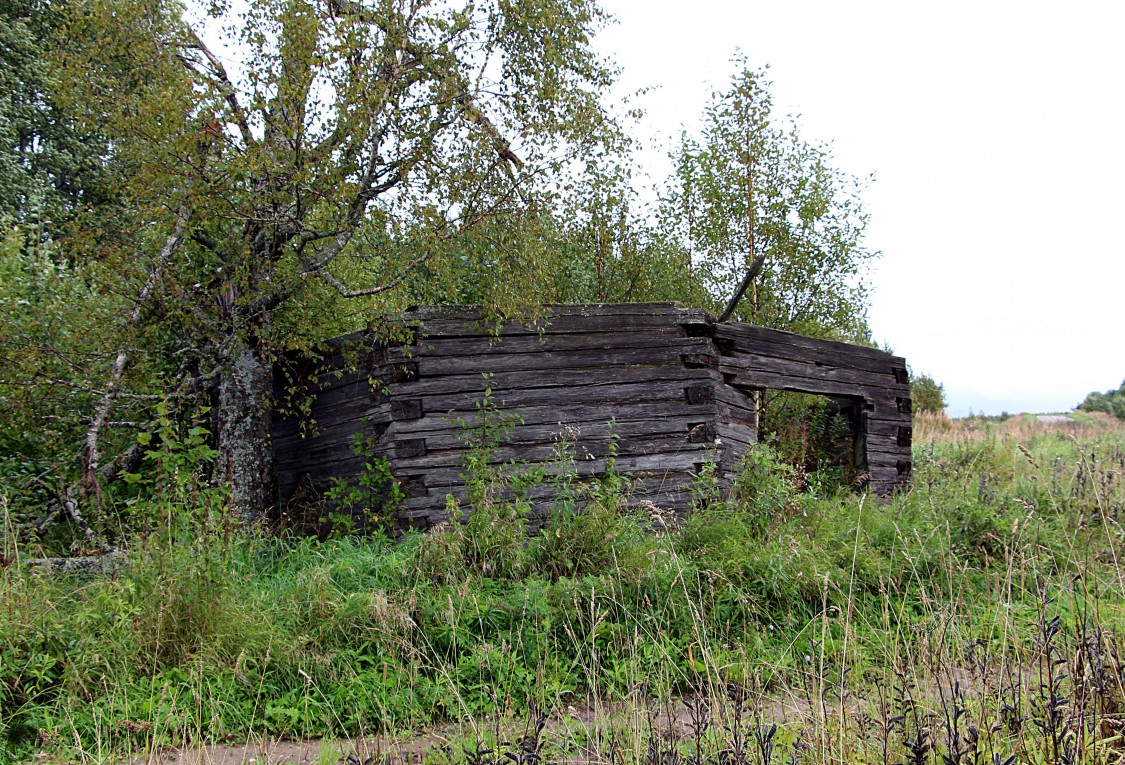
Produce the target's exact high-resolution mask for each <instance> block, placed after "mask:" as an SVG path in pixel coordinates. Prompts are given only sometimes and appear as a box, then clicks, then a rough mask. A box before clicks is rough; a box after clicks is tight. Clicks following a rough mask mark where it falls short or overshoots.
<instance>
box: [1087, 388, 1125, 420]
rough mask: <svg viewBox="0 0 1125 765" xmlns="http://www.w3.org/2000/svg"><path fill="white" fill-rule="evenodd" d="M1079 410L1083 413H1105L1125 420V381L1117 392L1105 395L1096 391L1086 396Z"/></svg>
mask: <svg viewBox="0 0 1125 765" xmlns="http://www.w3.org/2000/svg"><path fill="white" fill-rule="evenodd" d="M1078 408H1079V409H1081V410H1082V411H1083V412H1105V413H1106V414H1110V415H1113V416H1114V417H1116V418H1118V419H1119V420H1125V380H1123V381H1122V382H1121V387H1120V388H1118V389H1117V390H1107V391H1106V392H1105V393H1098V392H1097V391H1094V392H1093V393H1091V394H1090V395H1088V396H1086V400H1085V401H1083V402H1082V403H1081V404H1079V405H1078Z"/></svg>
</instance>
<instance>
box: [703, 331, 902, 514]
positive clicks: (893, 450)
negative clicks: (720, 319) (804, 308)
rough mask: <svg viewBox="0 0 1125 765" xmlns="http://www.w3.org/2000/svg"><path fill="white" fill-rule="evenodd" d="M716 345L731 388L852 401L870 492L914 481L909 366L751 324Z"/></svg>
mask: <svg viewBox="0 0 1125 765" xmlns="http://www.w3.org/2000/svg"><path fill="white" fill-rule="evenodd" d="M714 337H715V344H716V346H717V347H718V349H719V352H720V354H721V356H722V359H721V361H720V362H719V369H720V371H721V372H722V374H723V378H724V380H725V381H726V382H727V384H729V385H731V386H733V387H736V388H740V389H743V390H752V389H771V388H772V389H776V390H787V391H795V392H799V393H814V394H818V395H822V396H830V397H832V398H834V399H837V400H840V399H846V400H848V401H850V402H851V403H852V408H851V409H852V411H851V414H852V427H853V429H854V431H855V437H856V453H857V456H858V457H859V462H860V465H859V467H860V469H861V471H862V472H863V473H864V474H866V476H867V485H868V486H870V487H871V488H872V489H873V490H875V491H876V492H878V493H882V494H886V493H889V492H891V491H893V490H895V489H896V488H898V487H899V486H901V485H903V484H905V483H906V482H908V481H909V480H910V473H911V467H912V465H911V456H910V451H911V449H910V447H911V441H912V430H911V409H910V379H909V377H908V375H907V370H906V360H905V359H903V358H901V357H899V356H892V355H891V354H889V353H886V352H884V351H880V350H878V349H875V348H864V347H862V346H857V345H850V344H848V343H838V342H833V341H830V340H817V339H814V338H809V337H803V336H801V335H795V334H793V333H792V332H782V331H780V330H776V329H766V328H765V327H756V326H753V325H749V324H730V323H727V324H718V325H716V327H715V335H714Z"/></svg>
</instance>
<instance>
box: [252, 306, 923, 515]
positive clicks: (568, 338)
mask: <svg viewBox="0 0 1125 765" xmlns="http://www.w3.org/2000/svg"><path fill="white" fill-rule="evenodd" d="M404 323H405V324H406V325H407V327H408V328H409V334H410V335H411V337H412V340H410V341H408V342H405V343H394V344H388V343H384V342H381V341H377V340H375V339H374V338H372V337H365V336H362V335H356V336H351V337H348V338H343V339H341V340H339V341H336V342H335V344H334V346H333V351H332V352H331V353H330V355H329V357H328V358H327V359H326V360H323V361H320V362H309V361H302V362H297V363H295V364H292V365H290V366H289V368H288V369H287V370H286V371H285V373H284V374H279V391H282V392H284V394H285V397H286V398H287V400H289V401H290V402H291V403H300V402H302V401H311V406H310V407H308V409H307V412H306V413H305V414H304V415H303V416H296V415H294V414H289V415H282V414H279V415H278V417H277V418H276V420H275V423H274V448H275V452H276V455H277V475H278V484H279V490H280V494H281V499H282V502H283V503H289V502H301V501H308V500H315V499H316V498H317V497H320V496H322V494H323V492H324V491H325V490H326V489H327V488H328V487H330V486H331V485H332V484H333V482H334V481H335V480H336V479H344V480H353V481H354V479H355V477H356V476H357V475H358V474H360V473H361V472H362V470H363V466H364V464H365V463H370V462H371V461H372V457H374V458H376V459H380V458H385V460H386V462H387V463H388V464H389V467H390V469H391V470H392V471H393V474H394V476H395V478H396V479H397V480H398V482H399V484H400V486H401V487H402V489H403V491H404V493H405V499H404V500H403V501H402V502H401V504H400V505H399V506H398V507H397V508H396V517H397V518H398V520H399V522H400V523H402V524H408V525H411V526H416V527H427V526H430V525H433V524H435V523H438V522H440V521H442V520H444V519H445V518H446V501H447V500H446V497H447V496H452V497H454V498H455V499H456V500H457V502H458V503H460V504H461V505H462V506H464V503H465V501H466V494H467V489H466V480H465V468H464V463H465V457H466V455H467V453H468V450H469V449H470V447H471V444H472V443H473V440H474V439H473V432H474V429H475V428H476V427H477V426H479V424H480V422H481V418H482V417H487V419H488V420H489V421H490V422H491V423H493V424H494V425H495V424H499V423H508V424H509V428H508V429H507V430H506V431H505V432H504V433H503V434H502V435H503V437H502V439H500V441H499V443H496V444H494V445H492V448H490V449H489V453H488V456H489V460H490V462H491V464H493V465H495V466H498V469H500V470H503V471H514V470H518V468H517V467H512V465H519V464H525V465H526V464H531V465H540V466H544V468H545V470H546V473H547V474H548V475H550V474H557V473H560V472H565V473H569V474H572V475H576V476H578V477H579V478H580V479H590V478H594V477H597V476H601V475H603V474H604V472H605V469H606V460H607V458H609V457H611V456H612V458H613V459H614V461H615V465H616V470H617V471H618V472H619V473H620V474H624V475H626V476H628V480H629V482H630V485H631V491H630V496H631V498H632V499H631V501H633V502H636V503H651V504H652V505H653V506H655V507H657V508H660V509H661V510H664V511H672V512H675V513H683V512H684V511H686V510H687V509H688V508H689V507H690V505H691V500H692V486H693V482H694V481H695V478H696V476H697V475H698V474H699V471H700V470H701V469H702V467H703V466H704V465H705V464H707V463H712V462H713V463H716V466H717V475H718V478H719V480H720V484H725V482H726V481H727V479H728V478H729V475H730V471H731V470H732V469H733V468H734V467H735V464H736V463H737V461H738V459H739V458H740V457H741V456H742V455H743V454H745V452H746V449H747V448H748V447H749V445H750V444H752V443H754V442H755V441H756V440H757V433H756V430H755V427H756V416H755V412H754V406H753V401H752V398H751V397H750V396H749V395H748V392H749V391H751V390H753V389H756V388H781V389H785V390H801V391H805V392H811V393H823V394H826V395H831V396H834V397H837V398H839V397H845V398H847V399H848V400H849V401H852V402H854V409H855V421H856V423H857V425H858V432H859V435H858V436H857V438H858V441H857V446H858V448H859V449H860V450H861V453H862V454H861V456H862V455H865V456H866V460H867V468H868V470H869V472H870V474H871V478H872V483H873V485H874V486H875V488H877V489H879V490H882V491H886V490H889V489H891V488H893V487H894V486H896V485H898V483H900V482H901V481H902V480H904V479H905V477H906V476H907V475H908V474H909V454H910V444H909V437H910V431H909V423H910V414H909V399H908V398H907V397H908V395H909V392H908V388H909V386H908V384H907V383H906V381H905V364H904V363H903V362H902V360H901V359H898V358H896V357H892V356H890V355H888V354H885V353H882V352H880V351H876V350H871V349H866V348H857V347H855V346H850V345H846V344H842V343H827V342H824V341H817V340H810V339H808V338H803V337H800V336H797V335H792V334H789V333H784V332H775V331H772V330H763V329H761V328H758V327H750V326H746V325H735V324H716V323H715V322H714V319H712V318H711V317H710V316H708V315H707V314H705V313H704V312H702V311H697V310H691V309H685V308H681V307H678V306H675V305H672V304H666V303H657V304H620V305H600V306H557V307H553V308H550V309H549V310H547V311H546V312H545V313H544V315H543V316H542V318H541V320H539V321H531V320H528V321H526V322H509V323H506V324H504V325H503V326H501V327H499V328H491V329H493V330H495V329H498V330H499V331H498V332H496V331H490V328H489V327H487V326H485V325H482V317H481V314H480V313H479V311H477V310H474V309H468V308H426V309H417V310H414V311H411V312H409V313H408V314H407V315H406V316H405V317H404ZM348 359H350V360H348ZM896 370H901V372H900V371H896ZM486 391H487V395H486ZM307 394H315V397H313V398H311V399H307V398H306V396H307ZM482 406H483V407H484V409H482ZM485 412H487V414H485ZM357 437H358V438H360V439H362V440H363V442H364V444H365V445H366V446H367V447H368V454H359V455H357V453H356V451H357V450H356V446H355V439H356V438H357ZM554 493H555V487H554V486H553V484H552V482H551V480H550V479H548V480H547V481H546V482H544V483H543V484H542V485H541V486H540V487H538V488H537V489H533V490H532V491H531V492H530V494H529V497H530V499H531V500H532V505H533V512H532V518H531V521H532V525H533V526H536V525H539V524H541V523H542V522H543V521H544V520H545V518H546V515H547V514H548V513H549V512H550V509H551V499H552V495H553V494H554ZM465 509H466V510H468V508H465Z"/></svg>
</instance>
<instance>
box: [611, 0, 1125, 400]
mask: <svg viewBox="0 0 1125 765" xmlns="http://www.w3.org/2000/svg"><path fill="white" fill-rule="evenodd" d="M603 6H604V7H605V8H606V9H607V10H609V11H610V12H611V13H612V14H614V15H615V16H616V17H617V19H618V23H617V24H615V25H614V26H612V27H610V28H609V29H607V30H606V31H605V32H603V33H602V34H601V35H600V37H599V40H598V46H599V48H600V49H602V50H604V51H605V52H607V53H610V54H612V55H613V56H614V58H615V59H616V60H617V62H618V64H619V65H620V66H621V67H622V68H623V73H622V88H623V90H622V92H626V91H632V90H635V89H637V88H641V87H645V86H656V90H654V91H653V92H651V93H649V94H647V95H644V96H642V97H641V98H640V99H639V101H638V103H639V105H640V106H642V107H643V108H645V110H646V112H647V114H646V117H645V118H644V120H643V121H642V123H641V132H642V135H643V137H644V138H645V140H646V141H649V142H650V143H651V144H652V145H653V146H655V148H654V150H652V151H649V152H646V153H645V154H644V155H643V156H644V160H643V161H644V164H645V166H646V168H647V169H648V170H649V172H650V174H651V175H652V180H654V181H655V180H659V179H662V178H663V177H664V175H665V174H666V172H667V169H668V168H667V165H666V164H665V162H664V154H665V152H666V150H667V148H668V146H669V145H670V142H671V140H672V139H673V138H674V137H675V136H677V135H678V134H679V131H680V130H681V128H684V127H686V128H688V129H689V130H694V129H695V127H696V123H697V118H698V115H699V114H700V112H701V110H702V108H703V105H704V103H705V102H706V99H707V96H708V94H709V92H710V89H711V87H712V86H714V87H717V88H722V87H725V85H726V83H727V81H728V79H729V77H730V74H731V72H732V66H731V64H730V58H731V56H732V54H734V52H735V50H736V48H740V49H741V50H742V52H743V53H744V54H745V55H746V56H747V58H748V59H749V63H750V65H751V66H754V67H757V66H760V65H765V64H769V65H770V67H771V76H772V80H773V87H772V90H771V92H772V93H773V95H774V104H775V109H776V110H777V112H778V113H779V114H782V115H783V114H788V113H792V114H799V115H800V119H799V125H800V127H801V132H802V134H803V135H804V137H805V138H807V139H813V140H823V141H831V142H832V145H833V152H834V156H835V158H836V165H837V166H838V167H840V168H842V169H844V170H846V171H848V172H850V173H852V174H855V175H868V174H870V173H875V175H876V181H875V183H874V184H873V185H872V186H871V187H870V188H869V189H868V190H867V192H866V194H865V195H864V199H865V202H866V205H867V209H868V211H869V212H870V213H871V226H870V229H869V233H868V237H867V243H868V245H869V247H870V248H872V249H874V250H878V251H880V252H882V257H881V258H880V259H879V260H878V261H877V262H876V263H875V265H874V267H873V268H872V271H871V274H870V281H871V284H872V286H873V288H874V295H873V299H872V305H871V312H870V322H871V326H872V329H873V330H874V333H875V337H876V339H878V340H880V341H885V342H887V343H889V344H890V345H891V346H892V347H893V348H894V350H895V352H896V353H899V354H901V355H904V356H906V358H907V360H908V361H909V362H910V364H911V366H912V367H913V368H914V370H915V371H916V372H926V373H929V374H931V375H933V376H934V377H935V378H936V379H938V380H939V381H940V382H943V383H944V384H945V388H946V393H947V396H948V398H949V402H950V413H951V414H954V415H963V414H966V413H967V412H968V411H969V410H970V409H971V410H972V411H974V412H978V413H980V412H984V413H999V412H1000V411H1002V410H1007V411H1009V412H1013V413H1014V412H1019V411H1058V410H1067V409H1070V408H1071V407H1073V406H1075V405H1076V404H1077V403H1078V402H1079V401H1081V400H1082V398H1083V397H1084V396H1085V395H1086V393H1088V392H1090V391H1091V390H1107V389H1110V388H1116V387H1117V386H1118V385H1119V384H1120V383H1121V381H1122V378H1125V326H1123V324H1125V321H1123V319H1125V300H1123V298H1122V293H1123V291H1125V238H1123V233H1122V228H1123V226H1122V224H1123V222H1125V148H1123V141H1125V3H1120V2H1094V1H1093V0H1078V1H1077V2H1074V1H1072V2H1067V3H1065V4H1063V3H1045V2H1034V1H1027V0H1025V1H1024V2H1000V1H998V0H976V2H967V1H965V0H943V1H942V2H940V3H939V2H925V3H923V2H910V1H908V0H899V1H897V2H892V1H890V0H885V1H880V0H862V1H852V0H836V1H835V2H833V1H832V0H774V1H773V2H769V3H766V2H757V1H747V2H733V1H724V0H693V2H690V3H688V2H682V1H681V2H677V1H676V0H603Z"/></svg>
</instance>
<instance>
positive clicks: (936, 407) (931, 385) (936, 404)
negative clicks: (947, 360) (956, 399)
mask: <svg viewBox="0 0 1125 765" xmlns="http://www.w3.org/2000/svg"><path fill="white" fill-rule="evenodd" d="M910 400H911V402H912V404H913V408H914V411H915V412H930V413H933V414H942V413H944V412H945V407H946V406H948V403H947V402H946V400H945V386H944V385H942V384H941V383H939V382H938V381H937V380H935V379H934V378H932V377H930V376H929V375H914V376H912V379H911V380H910Z"/></svg>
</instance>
